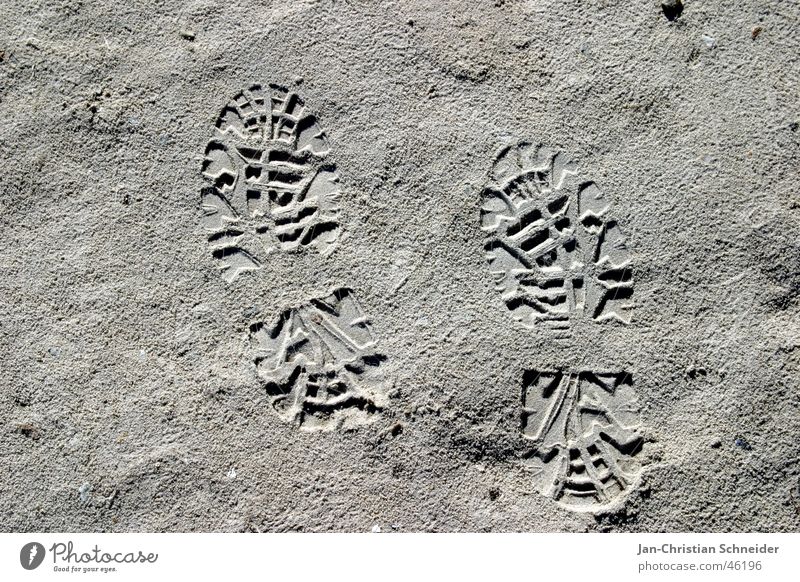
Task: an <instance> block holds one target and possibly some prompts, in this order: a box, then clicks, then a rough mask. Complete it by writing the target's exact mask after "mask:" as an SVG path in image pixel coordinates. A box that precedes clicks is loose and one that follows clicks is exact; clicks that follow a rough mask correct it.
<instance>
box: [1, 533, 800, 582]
mask: <svg viewBox="0 0 800 582" xmlns="http://www.w3.org/2000/svg"><path fill="white" fill-rule="evenodd" d="M797 572H800V534H269V533H268V534H33V533H32V534H0V580H4V581H16V580H30V581H35V580H42V581H44V580H76V581H81V580H107V581H109V582H111V581H114V582H122V581H127V580H136V581H139V580H148V581H157V580H186V579H198V580H212V579H216V580H238V579H244V580H253V579H258V580H281V581H283V580H292V581H297V580H300V581H302V580H315V581H316V580H324V581H325V582H336V581H338V580H342V581H347V582H357V581H360V580H364V581H369V582H376V581H384V580H404V581H406V580H435V579H441V580H448V581H449V580H481V579H484V580H517V581H525V580H531V581H534V580H548V579H555V580H579V579H580V580H585V581H587V582H601V581H604V580H609V581H611V580H613V581H614V582H620V581H624V580H643V581H644V580H651V579H652V580H687V579H688V580H709V581H713V580H729V581H736V580H790V579H791V580H796V579H797ZM189 577H192V578H189Z"/></svg>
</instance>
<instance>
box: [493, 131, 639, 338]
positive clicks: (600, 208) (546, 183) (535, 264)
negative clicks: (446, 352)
mask: <svg viewBox="0 0 800 582" xmlns="http://www.w3.org/2000/svg"><path fill="white" fill-rule="evenodd" d="M576 174H577V172H576V165H575V164H574V163H573V162H572V161H570V159H569V158H568V157H567V156H566V155H565V154H563V153H552V152H551V151H550V150H548V149H547V148H544V147H542V146H536V145H533V144H531V143H528V142H522V143H519V144H517V145H515V146H510V147H507V148H505V149H503V150H502V151H501V152H500V154H499V155H498V156H497V159H496V160H495V162H494V165H493V167H492V170H491V172H490V173H489V179H488V183H487V185H486V186H485V187H484V189H483V192H482V207H481V229H482V230H483V231H484V232H485V233H486V234H487V235H488V240H487V242H486V244H485V250H486V258H487V261H488V263H489V269H490V272H491V274H492V276H493V277H494V279H495V282H496V289H497V290H498V291H500V293H501V294H502V297H503V300H504V301H505V303H506V306H507V307H508V309H509V310H510V311H511V313H512V315H513V317H514V318H515V319H516V320H518V321H520V322H522V324H523V325H525V326H526V327H535V326H536V325H537V323H539V322H542V323H543V324H545V325H547V326H548V327H550V328H551V329H553V330H554V331H555V334H556V337H558V338H566V337H569V335H570V334H571V327H572V324H571V322H572V321H574V320H577V319H580V318H583V317H589V318H591V320H593V321H596V322H601V321H606V320H615V321H618V322H622V323H625V324H627V323H630V316H629V312H630V310H631V309H632V307H633V305H632V303H631V298H632V296H633V275H632V268H631V259H630V253H629V251H628V248H627V245H626V241H625V236H624V235H623V233H622V231H621V230H620V227H619V224H618V223H617V221H616V220H614V219H613V218H611V217H610V216H609V210H610V206H609V203H608V202H607V201H606V200H605V198H604V196H603V193H602V191H601V190H600V188H599V187H598V186H597V184H595V183H594V182H581V181H579V180H577V179H576Z"/></svg>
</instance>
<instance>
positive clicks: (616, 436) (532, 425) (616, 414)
mask: <svg viewBox="0 0 800 582" xmlns="http://www.w3.org/2000/svg"><path fill="white" fill-rule="evenodd" d="M522 384H523V385H522V426H521V431H522V436H523V437H524V438H526V439H528V440H530V441H532V442H533V446H532V448H531V449H530V450H529V451H528V452H527V453H526V455H525V463H526V464H527V465H528V466H529V467H530V468H531V469H532V470H533V473H534V481H535V483H536V486H537V489H538V490H539V492H540V493H541V494H542V495H545V496H548V497H551V498H552V499H554V500H555V501H556V502H558V503H559V505H561V506H562V507H565V508H567V509H570V510H574V511H597V510H601V509H604V508H608V507H610V506H612V505H615V504H616V503H617V502H619V501H620V500H621V499H622V498H623V497H624V496H626V495H627V494H628V493H630V491H631V490H632V489H633V488H634V487H635V486H636V485H638V482H639V477H640V475H641V468H642V467H641V463H640V461H639V455H640V453H641V452H642V447H643V444H644V438H643V437H642V435H641V432H640V427H641V423H640V417H639V408H638V402H637V399H636V394H635V393H634V391H633V379H632V378H631V376H630V375H629V374H627V373H625V372H613V373H608V372H595V371H579V372H563V371H541V372H540V371H535V370H529V371H526V372H525V373H524V375H523V383H522Z"/></svg>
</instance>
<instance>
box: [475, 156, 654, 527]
mask: <svg viewBox="0 0 800 582" xmlns="http://www.w3.org/2000/svg"><path fill="white" fill-rule="evenodd" d="M481 229H482V230H483V231H484V233H486V236H487V240H486V243H485V251H486V259H487V261H488V263H489V271H490V273H491V275H492V277H493V279H494V282H495V288H496V290H497V291H498V292H499V293H500V294H501V296H502V298H503V301H504V302H505V304H506V306H507V308H508V309H509V310H510V311H511V314H512V316H513V317H514V319H515V320H517V321H519V322H520V323H521V324H522V325H523V326H525V327H527V328H541V329H545V330H548V331H549V333H550V334H552V337H553V339H554V340H555V341H558V342H559V343H562V342H566V341H568V340H569V338H571V336H572V332H573V330H574V328H575V327H576V325H578V324H579V323H580V322H584V321H588V322H597V323H599V322H616V323H619V324H623V325H625V324H629V323H630V321H631V315H630V314H631V310H632V309H633V302H632V298H633V273H632V265H631V253H630V251H629V249H628V246H627V242H626V237H625V235H624V233H623V232H622V230H621V228H620V225H619V223H618V222H617V221H616V220H615V219H614V218H613V217H612V215H611V208H610V205H609V203H608V201H607V200H606V198H605V196H604V194H603V191H602V190H601V189H600V187H599V186H598V185H597V184H596V183H595V182H592V181H584V180H580V179H579V178H578V171H577V166H576V164H575V163H574V162H573V161H572V160H571V159H570V158H569V156H567V155H566V154H564V153H563V152H556V151H552V150H550V149H548V148H546V147H543V146H541V145H536V144H533V143H530V142H521V143H519V144H517V145H513V146H510V147H506V148H505V149H503V150H502V151H501V152H500V154H499V155H498V156H497V158H496V160H495V162H494V164H493V166H492V169H491V171H490V173H489V179H488V180H487V184H486V186H485V187H484V188H483V191H482V205H481ZM521 420H522V422H521V428H520V430H521V434H522V437H523V438H524V439H525V440H527V441H528V442H529V443H530V447H529V448H528V449H527V451H526V452H525V454H524V459H525V461H524V462H525V464H526V465H527V466H528V467H529V468H530V469H531V470H532V471H533V475H534V484H535V487H536V488H537V490H538V491H539V492H540V493H541V494H542V495H545V496H547V497H550V498H552V499H553V500H555V501H556V502H557V503H558V504H559V505H560V506H562V507H564V508H566V509H569V510H573V511H598V510H603V509H606V508H609V507H611V506H613V505H615V504H617V503H618V502H620V501H621V500H622V499H623V498H624V497H625V496H626V495H627V494H628V493H629V492H630V491H632V490H633V489H634V487H636V486H637V485H638V483H639V480H640V476H641V470H642V462H643V461H642V457H641V455H640V454H641V452H642V448H643V444H644V438H643V437H642V434H641V433H642V429H641V421H640V416H639V407H638V402H637V398H636V394H635V392H634V389H633V379H632V377H631V375H630V374H628V373H626V372H623V371H613V372H608V371H597V370H572V371H564V370H556V371H550V370H544V371H537V370H528V371H526V372H525V373H524V375H523V382H522V402H521Z"/></svg>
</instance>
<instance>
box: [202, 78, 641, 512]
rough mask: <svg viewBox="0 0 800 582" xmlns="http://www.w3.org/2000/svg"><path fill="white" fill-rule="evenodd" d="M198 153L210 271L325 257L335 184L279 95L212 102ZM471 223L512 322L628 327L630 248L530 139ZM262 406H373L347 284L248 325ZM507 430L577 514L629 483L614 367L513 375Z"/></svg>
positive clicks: (363, 320)
mask: <svg viewBox="0 0 800 582" xmlns="http://www.w3.org/2000/svg"><path fill="white" fill-rule="evenodd" d="M215 125H216V126H215V129H214V136H213V138H212V139H211V141H210V142H209V144H208V146H207V148H206V155H205V160H204V163H203V168H202V172H203V176H204V177H205V179H206V180H207V182H208V186H207V187H205V188H204V189H203V191H202V196H201V198H202V202H201V203H202V208H203V218H202V220H203V226H204V229H205V230H206V233H207V236H208V242H209V245H210V247H211V254H212V256H213V257H214V259H215V260H216V261H217V264H218V267H219V269H220V271H221V274H222V276H223V278H224V279H225V280H226V281H227V282H229V283H234V282H235V281H237V280H238V279H239V278H240V277H241V276H243V275H244V274H245V273H248V272H251V271H258V270H259V269H260V268H261V265H262V262H263V261H264V258H265V257H266V256H267V255H268V254H269V253H271V252H281V251H288V252H297V251H303V250H310V251H312V252H319V253H322V254H323V255H327V254H329V253H330V252H331V251H332V250H333V249H334V248H335V245H336V244H337V242H338V239H339V235H340V231H341V225H340V223H339V204H340V197H341V193H340V189H339V185H338V176H337V173H336V168H335V166H334V165H333V164H330V163H328V162H327V161H326V159H327V155H328V152H329V146H328V140H327V137H326V135H325V131H324V130H323V129H322V128H321V126H320V124H319V122H318V120H317V119H316V117H315V116H314V115H313V114H312V113H310V112H309V111H308V109H307V108H306V107H305V104H304V102H303V100H302V99H301V98H300V97H299V96H298V95H297V94H296V93H293V92H291V91H289V90H287V89H286V88H283V87H280V86H277V85H269V86H266V87H262V86H259V85H255V86H253V87H250V88H249V89H247V90H244V91H242V92H240V93H239V94H237V95H236V96H235V97H234V98H233V100H231V101H230V102H229V103H228V104H227V105H226V106H225V107H224V108H223V109H222V111H221V113H220V115H219V117H218V119H217V121H216V124H215ZM482 200H483V204H482V208H481V216H480V223H481V228H482V230H483V231H484V232H485V233H486V236H487V240H486V243H485V251H486V257H487V260H488V263H489V271H490V273H491V275H492V277H493V278H494V280H495V284H496V289H497V290H498V291H499V292H500V294H501V296H502V299H503V301H504V302H505V304H506V306H507V307H508V309H509V310H510V311H511V314H512V316H513V317H514V319H516V320H518V321H519V322H520V323H521V324H522V325H523V326H525V327H529V328H532V327H536V326H539V325H543V326H545V327H547V328H550V329H551V330H552V331H551V333H552V334H554V336H555V337H556V338H557V339H560V340H567V339H568V338H569V336H570V331H571V329H572V327H573V326H574V325H576V324H578V323H579V322H583V321H589V322H616V323H619V324H627V323H629V322H630V310H631V309H632V304H631V298H632V295H633V278H632V270H631V264H630V263H631V261H630V253H629V251H628V249H627V246H626V242H625V237H624V235H623V234H622V231H621V230H620V227H619V225H618V224H617V222H616V221H615V220H614V219H612V218H611V217H610V216H609V214H610V213H609V210H610V208H609V204H608V202H607V200H606V199H605V197H604V196H603V193H602V191H601V190H600V188H599V187H598V186H597V185H596V184H595V183H594V182H581V181H579V180H577V172H576V167H575V164H574V163H572V162H571V161H570V160H569V159H568V157H567V156H566V155H564V154H563V153H553V152H551V151H549V150H547V149H546V148H544V147H541V146H537V145H534V144H531V143H525V142H523V143H519V144H517V145H515V146H511V147H507V148H505V149H504V150H502V151H501V152H500V154H499V155H498V157H497V159H496V160H495V163H494V165H493V167H492V169H491V171H490V173H489V175H488V178H487V182H486V185H485V187H484V189H483V192H482ZM250 339H251V346H252V349H253V360H254V362H255V365H256V369H257V372H258V376H259V378H260V381H261V382H262V384H263V385H264V388H265V390H266V392H267V394H268V396H269V398H270V402H271V405H272V407H273V409H274V410H275V411H276V412H277V413H278V414H279V416H280V417H281V418H282V419H284V420H285V421H287V422H291V423H294V424H295V425H297V426H298V427H299V428H300V429H301V430H331V429H335V428H341V427H347V426H354V425H359V424H363V423H365V422H368V421H369V420H370V418H372V417H374V415H375V414H376V413H378V412H379V411H380V410H381V409H383V408H385V407H386V406H387V405H388V402H387V397H386V390H385V386H386V384H387V383H386V381H385V378H384V376H383V374H382V364H383V362H385V361H386V357H385V356H384V355H382V354H381V353H379V351H378V350H377V344H376V341H375V338H374V336H373V334H372V332H371V330H370V325H369V321H368V318H367V317H366V316H365V314H364V312H363V310H362V309H361V307H360V305H359V303H358V300H357V299H356V297H355V295H354V293H353V291H352V290H350V289H347V288H339V289H336V290H334V291H333V292H332V293H331V294H330V295H328V296H327V297H323V298H316V299H311V300H309V301H307V302H306V303H305V304H303V305H300V306H297V307H294V308H291V309H287V310H286V311H284V312H283V313H281V314H280V315H279V316H278V317H277V318H276V319H275V320H274V321H271V322H260V321H259V322H254V323H253V324H251V326H250ZM521 419H522V422H521V429H520V430H521V435H522V436H523V437H524V438H526V439H528V440H529V441H530V442H531V448H530V450H529V451H528V452H527V453H526V454H525V459H526V463H527V464H528V465H529V466H530V467H531V468H532V469H533V472H534V475H535V483H536V485H537V488H538V489H539V491H540V492H541V493H543V494H545V495H547V496H549V497H552V498H553V499H555V500H556V501H557V502H558V503H560V504H561V505H563V506H565V507H568V508H570V509H576V510H597V509H598V508H602V507H606V506H608V505H610V504H613V503H616V502H617V501H618V500H619V499H620V498H621V497H622V496H623V495H624V494H625V493H626V492H628V491H630V490H631V488H632V487H633V486H635V484H636V482H637V481H638V477H639V474H640V470H641V467H640V465H639V463H638V460H637V458H636V457H637V455H638V454H639V452H640V451H641V448H642V442H643V441H642V437H641V435H640V434H639V420H638V409H637V406H636V398H635V394H634V392H633V381H632V378H631V376H630V375H629V374H627V373H625V372H623V371H612V372H609V371H602V370H601V371H598V370H543V371H526V372H525V374H524V377H523V381H522V402H521Z"/></svg>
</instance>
